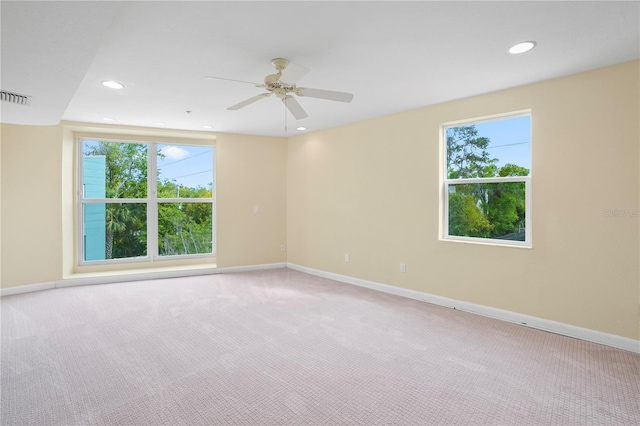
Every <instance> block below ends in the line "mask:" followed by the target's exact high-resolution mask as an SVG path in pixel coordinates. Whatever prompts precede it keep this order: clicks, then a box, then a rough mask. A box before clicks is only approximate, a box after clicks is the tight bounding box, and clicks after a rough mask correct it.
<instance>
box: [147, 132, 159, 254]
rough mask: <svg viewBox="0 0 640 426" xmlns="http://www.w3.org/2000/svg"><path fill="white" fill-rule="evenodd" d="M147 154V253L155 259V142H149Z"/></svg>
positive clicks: (156, 220) (156, 209) (156, 240)
mask: <svg viewBox="0 0 640 426" xmlns="http://www.w3.org/2000/svg"><path fill="white" fill-rule="evenodd" d="M148 154H149V159H148V162H147V163H148V167H147V174H148V178H147V181H148V184H149V192H148V193H149V199H148V203H147V253H149V255H150V257H151V259H153V260H156V259H158V172H157V169H158V155H157V146H156V144H155V143H150V144H149V149H148Z"/></svg>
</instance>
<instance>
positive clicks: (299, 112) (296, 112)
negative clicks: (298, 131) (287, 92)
mask: <svg viewBox="0 0 640 426" xmlns="http://www.w3.org/2000/svg"><path fill="white" fill-rule="evenodd" d="M282 102H284V104H285V106H286V107H287V109H288V110H289V111H290V112H291V114H293V116H294V117H295V118H296V120H300V119H301V118H307V117H308V115H307V113H306V112H304V110H303V109H302V107H301V106H300V104H299V103H298V101H296V100H295V98H293V97H291V96H287V97H286V98H284V99H282Z"/></svg>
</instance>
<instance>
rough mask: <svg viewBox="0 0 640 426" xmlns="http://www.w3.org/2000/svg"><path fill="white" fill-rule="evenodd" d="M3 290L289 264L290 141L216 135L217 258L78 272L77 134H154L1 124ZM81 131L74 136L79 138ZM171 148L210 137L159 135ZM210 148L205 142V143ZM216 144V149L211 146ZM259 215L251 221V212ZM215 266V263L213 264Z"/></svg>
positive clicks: (93, 127) (118, 129)
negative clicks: (144, 271)
mask: <svg viewBox="0 0 640 426" xmlns="http://www.w3.org/2000/svg"><path fill="white" fill-rule="evenodd" d="M1 130H2V145H1V146H2V156H1V161H2V168H1V182H2V188H1V190H2V212H1V215H2V222H1V228H2V230H1V233H0V236H1V238H2V239H1V244H0V245H1V247H2V262H1V263H2V270H1V279H2V281H1V286H2V287H3V288H6V287H13V286H20V285H27V284H39V283H45V282H51V281H56V280H60V279H63V278H66V277H71V276H73V275H74V274H77V273H86V272H95V271H113V270H129V269H140V268H149V267H167V266H185V265H189V264H192V265H203V264H204V265H207V264H212V265H215V264H216V263H217V266H218V267H227V266H239V265H255V264H265V263H276V262H284V261H286V253H284V252H281V251H280V245H281V244H285V243H286V222H285V221H286V155H287V141H286V139H284V138H266V137H256V136H241V135H218V136H217V141H216V142H215V143H216V167H217V170H216V191H217V217H216V225H217V252H218V256H217V258H216V259H213V260H211V259H197V260H192V261H179V262H176V261H162V262H155V263H154V264H149V263H147V264H144V263H129V264H120V265H109V266H101V267H77V266H76V262H75V258H76V256H75V252H74V244H75V240H76V237H75V232H76V230H75V226H74V222H73V215H74V214H75V211H76V210H75V208H74V204H73V203H74V189H73V182H74V176H73V174H74V171H75V164H74V158H75V155H74V151H73V145H74V134H78V132H98V133H102V134H105V135H107V136H108V135H113V134H127V135H133V136H134V137H140V138H148V137H149V129H141V128H130V127H118V126H100V125H88V124H83V123H61V124H60V125H58V126H22V125H11V124H2V127H1ZM74 132H75V133H74ZM153 133H154V134H155V136H157V137H159V138H165V139H164V140H166V141H170V140H173V141H179V142H182V143H196V142H194V141H196V140H197V139H198V137H200V138H202V137H204V136H203V135H205V136H206V134H204V133H199V132H175V131H156V130H154V131H153ZM205 143H206V141H205ZM209 143H213V142H209ZM255 205H257V206H259V207H260V213H259V214H257V215H254V214H253V206H255ZM212 262H213V263H212Z"/></svg>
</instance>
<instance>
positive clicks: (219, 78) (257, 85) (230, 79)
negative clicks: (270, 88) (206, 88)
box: [204, 76, 265, 87]
mask: <svg viewBox="0 0 640 426" xmlns="http://www.w3.org/2000/svg"><path fill="white" fill-rule="evenodd" d="M204 79H205V80H224V81H233V82H234V83H244V84H250V85H252V86H255V87H265V86H264V84H260V83H252V82H250V81H244V80H234V79H232V78H224V77H211V76H206V77H204Z"/></svg>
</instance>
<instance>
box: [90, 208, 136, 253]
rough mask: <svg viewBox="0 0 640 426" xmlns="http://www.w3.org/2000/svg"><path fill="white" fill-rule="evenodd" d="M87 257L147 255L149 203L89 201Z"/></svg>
mask: <svg viewBox="0 0 640 426" xmlns="http://www.w3.org/2000/svg"><path fill="white" fill-rule="evenodd" d="M83 229H84V256H83V257H84V260H85V261H89V260H108V259H123V258H127V257H144V256H146V255H147V205H146V204H144V203H127V204H124V203H123V204H119V203H114V204H111V203H109V204H105V203H97V204H85V205H84V209H83Z"/></svg>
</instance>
